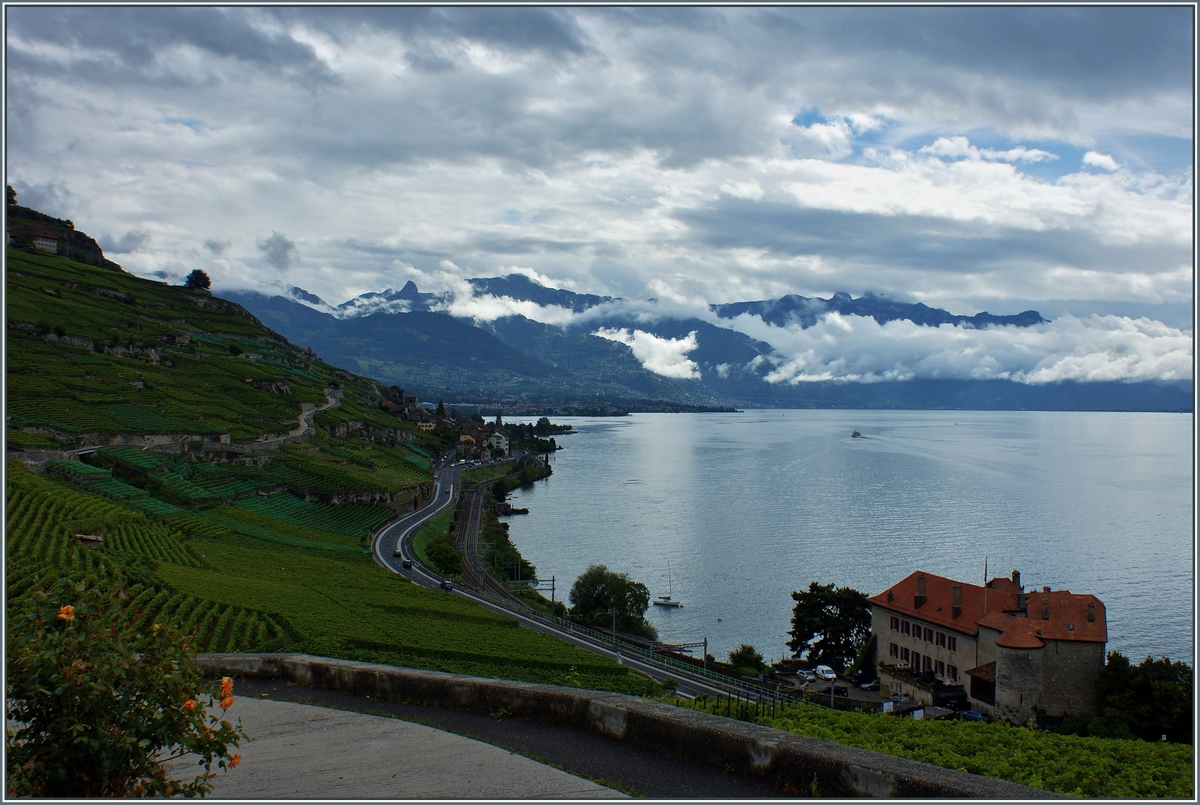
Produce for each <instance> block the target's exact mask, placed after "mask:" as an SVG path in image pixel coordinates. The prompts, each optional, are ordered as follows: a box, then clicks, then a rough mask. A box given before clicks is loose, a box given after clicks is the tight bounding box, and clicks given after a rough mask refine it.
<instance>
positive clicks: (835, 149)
mask: <svg viewBox="0 0 1200 805" xmlns="http://www.w3.org/2000/svg"><path fill="white" fill-rule="evenodd" d="M1190 15H1191V9H1189V8H1183V7H1180V8H1172V7H1136V8H1116V7H1094V8H1089V7H1070V8H1050V7H1045V8H1042V7H995V8H985V7H963V8H952V7H926V8H919V7H890V8H887V7H883V8H881V7H847V8H836V7H828V8H827V7H770V8H754V7H745V8H739V7H728V8H688V7H661V8H636V7H635V8H611V7H586V6H585V7H572V8H552V7H531V8H505V7H500V8H488V7H446V8H436V7H387V6H381V7H338V6H328V7H295V8H288V7H270V6H263V7H254V8H250V7H229V8H218V7H195V8H186V7H177V8H172V7H154V6H125V7H104V6H90V7H89V6H77V7H66V6H23V7H18V6H13V7H9V8H8V9H6V34H7V39H6V42H5V46H6V61H5V67H6V76H5V78H6V84H5V88H6V94H5V103H6V113H7V117H6V122H7V131H6V146H7V150H6V160H7V163H6V169H7V173H8V178H9V182H10V183H11V184H12V185H13V186H14V188H15V189H16V190H17V192H18V195H19V201H21V202H22V203H26V204H28V205H30V206H33V207H35V208H38V209H42V210H43V211H45V212H48V213H51V214H54V215H59V216H61V217H65V218H70V219H72V220H73V221H75V222H76V224H77V226H78V227H79V228H80V229H82V230H84V231H87V232H91V233H93V234H94V235H96V236H97V237H101V238H102V240H103V242H104V243H106V244H108V246H109V247H110V248H111V250H112V251H113V253H114V255H115V256H118V259H119V262H120V263H121V264H122V265H123V266H124V267H125V268H126V269H127V270H129V271H132V272H134V273H138V274H141V275H144V276H157V277H167V278H171V277H182V276H184V275H186V274H187V272H188V271H189V270H190V269H191V268H195V267H197V266H199V267H203V268H204V269H205V270H206V271H208V273H209V274H210V276H212V279H213V286H214V290H215V291H216V292H217V293H220V292H221V290H223V289H246V288H249V289H263V290H268V289H271V288H274V287H277V286H278V284H279V283H280V282H283V283H284V284H286V285H288V286H291V285H295V286H299V287H302V288H304V289H306V290H308V291H310V292H312V293H315V294H317V295H319V296H320V297H322V298H324V299H326V300H328V301H330V302H333V303H335V304H336V303H340V302H343V301H345V300H347V299H349V298H351V297H353V296H356V295H358V294H361V293H364V292H368V291H382V290H384V289H386V288H395V287H400V286H401V285H402V284H403V283H404V282H405V281H407V280H409V279H411V280H413V281H415V282H416V283H417V284H418V285H419V286H420V287H421V288H422V290H447V291H453V292H454V294H455V296H454V299H455V301H454V303H453V305H452V309H453V311H454V312H455V313H456V314H460V315H464V316H469V317H472V318H476V319H480V320H489V319H492V318H495V317H497V316H501V315H510V314H512V313H522V314H523V315H530V316H531V317H533V318H538V320H539V321H547V322H552V323H560V322H562V321H566V320H568V319H569V318H570V317H568V316H567V315H566V314H565V312H563V311H556V310H545V311H542V310H534V309H531V308H528V307H522V306H521V305H518V304H516V303H514V302H513V301H512V300H503V299H495V298H474V297H472V295H471V294H470V293H469V291H468V290H466V288H465V285H464V280H465V279H467V278H469V277H481V276H496V275H500V274H507V273H513V272H514V271H515V272H519V273H522V274H525V275H526V276H529V277H531V278H534V279H536V280H538V281H539V282H542V283H543V284H546V285H549V286H553V287H559V288H568V289H571V290H575V291H578V292H581V293H595V294H609V295H615V296H622V297H625V298H627V299H629V300H645V299H647V298H648V297H655V298H656V299H657V300H658V303H659V305H660V307H655V306H649V307H646V308H644V310H643V311H642V312H643V314H644V315H645V316H648V317H653V316H654V315H656V314H657V313H660V312H661V311H662V310H663V309H664V308H665V306H667V305H668V304H670V305H675V306H676V307H677V308H678V309H681V310H692V311H700V310H702V309H703V308H704V303H705V302H730V301H739V300H750V299H766V298H770V297H777V296H780V295H783V294H786V293H799V294H803V295H807V296H818V295H819V296H823V297H827V296H829V295H830V294H832V293H834V292H838V291H845V292H850V293H853V294H861V293H864V292H866V291H873V292H875V293H879V294H890V295H893V296H903V297H904V298H907V299H913V300H920V301H924V302H926V303H927V304H931V305H936V306H941V307H947V308H950V309H953V310H954V311H955V312H962V313H971V312H976V311H979V310H990V311H992V312H997V313H1006V312H1017V310H1014V309H1013V307H1012V306H1014V305H1017V304H1020V305H1021V306H1022V309H1023V308H1024V307H1030V306H1034V307H1038V308H1039V309H1041V308H1043V307H1044V306H1046V305H1049V306H1051V309H1045V310H1043V311H1042V312H1043V313H1045V314H1046V315H1049V316H1055V315H1057V314H1058V313H1060V312H1062V311H1063V310H1068V309H1069V310H1071V311H1073V312H1076V313H1081V314H1090V313H1097V314H1116V315H1122V314H1125V313H1127V312H1129V311H1131V310H1133V309H1135V307H1136V309H1137V310H1138V315H1139V316H1141V315H1149V317H1150V318H1158V319H1161V320H1163V321H1168V322H1169V323H1171V324H1173V325H1175V326H1180V325H1182V324H1183V323H1184V322H1185V321H1187V320H1190V312H1191V308H1192V298H1193V294H1192V275H1193V266H1192V249H1193V231H1194V221H1195V211H1194V209H1193V203H1192V197H1193V180H1192V170H1193V165H1192V137H1193V131H1192V120H1193V117H1194V109H1193V103H1192V77H1193V73H1194V71H1193V60H1192V50H1193V49H1192V44H1193V43H1192V41H1191V33H1192V30H1193V28H1192V25H1191V16H1190ZM107 233H116V234H115V235H111V236H110V235H108V234H107ZM122 233H126V234H122ZM118 250H120V252H119V254H118ZM1155 305H1157V306H1158V311H1159V312H1155V311H1154V310H1153V309H1152V308H1153V306H1155ZM1148 306H1149V307H1150V309H1148ZM592 315H593V316H594V317H596V319H597V321H596V323H597V325H599V324H601V323H602V322H600V321H599V317H600V313H599V312H596V313H593V314H592ZM697 315H698V314H697ZM1082 320H1089V319H1087V316H1086V315H1084V316H1083V319H1082ZM831 326H832V325H831ZM631 337H632V336H631ZM1129 337H1132V336H1129ZM1163 337H1165V336H1163ZM1066 346H1067V345H1066V344H1065V343H1064V349H1065V348H1066ZM1047 357H1049V356H1047ZM1061 357H1063V358H1066V357H1067V353H1063V354H1062V356H1061ZM964 360H966V359H965V358H964ZM902 363H903V365H905V366H907V365H908V363H907V362H902ZM1110 363H1111V365H1119V364H1118V363H1117V362H1110ZM671 365H676V364H671ZM821 365H824V364H821ZM998 365H1000V366H1005V367H1008V366H1009V364H1008V363H1003V362H1001V363H1000V364H998ZM1054 365H1055V364H1051V363H1048V364H1046V368H1047V370H1049V367H1051V366H1054ZM1034 369H1035V367H1026V368H1025V369H1024V370H1023V371H1026V372H1032V371H1034ZM1065 369H1066V367H1065V365H1064V366H1063V367H1059V370H1062V371H1065ZM822 371H824V370H822ZM872 371H874V370H872ZM980 371H984V372H992V371H1017V370H1015V369H1004V370H1001V369H996V368H995V367H994V366H992V365H991V364H990V363H987V362H986V361H985V362H984V363H982V364H981V368H980ZM1131 371H1133V370H1131ZM867 374H869V372H868V373H867Z"/></svg>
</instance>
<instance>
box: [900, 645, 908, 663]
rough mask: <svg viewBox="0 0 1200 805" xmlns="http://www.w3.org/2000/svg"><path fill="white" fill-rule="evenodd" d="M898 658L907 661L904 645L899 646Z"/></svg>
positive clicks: (906, 650)
mask: <svg viewBox="0 0 1200 805" xmlns="http://www.w3.org/2000/svg"><path fill="white" fill-rule="evenodd" d="M900 659H901V660H903V661H904V662H908V649H906V648H905V647H904V646H901V647H900Z"/></svg>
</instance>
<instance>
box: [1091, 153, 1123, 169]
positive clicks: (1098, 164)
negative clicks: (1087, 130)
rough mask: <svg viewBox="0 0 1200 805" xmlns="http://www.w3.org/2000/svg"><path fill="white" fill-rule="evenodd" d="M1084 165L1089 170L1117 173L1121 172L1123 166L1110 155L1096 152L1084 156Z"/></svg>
mask: <svg viewBox="0 0 1200 805" xmlns="http://www.w3.org/2000/svg"><path fill="white" fill-rule="evenodd" d="M1083 164H1084V165H1087V166H1088V167H1089V168H1099V169H1100V170H1106V171H1115V170H1120V169H1121V166H1120V165H1118V164H1117V161H1116V160H1115V159H1113V158H1112V157H1111V156H1109V155H1108V154H1098V153H1096V152H1095V151H1088V152H1087V153H1086V154H1084V155H1083Z"/></svg>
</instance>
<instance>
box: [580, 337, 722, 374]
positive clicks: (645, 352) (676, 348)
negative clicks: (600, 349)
mask: <svg viewBox="0 0 1200 805" xmlns="http://www.w3.org/2000/svg"><path fill="white" fill-rule="evenodd" d="M594 335H597V336H599V337H600V338H605V339H608V340H609V341H616V342H618V343H621V344H625V345H626V346H628V347H629V349H630V351H631V352H633V357H635V358H637V359H638V360H639V361H641V363H642V367H643V368H645V369H646V370H648V371H651V372H654V373H655V374H656V375H662V376H663V377H673V378H677V379H681V380H693V379H696V378H698V377H700V367H699V366H698V365H697V364H696V362H695V361H693V360H691V359H690V358H688V356H687V355H688V353H689V352H691V351H692V350H694V349H695V348H696V347H697V346H698V342H697V341H696V333H695V331H693V332H691V333H689V334H688V336H687V337H686V338H660V337H659V336H656V335H654V334H653V333H648V332H646V331H644V330H632V331H631V330H629V329H626V328H621V329H619V330H618V329H611V328H605V327H601V328H600V329H598V330H596V332H595V333H594Z"/></svg>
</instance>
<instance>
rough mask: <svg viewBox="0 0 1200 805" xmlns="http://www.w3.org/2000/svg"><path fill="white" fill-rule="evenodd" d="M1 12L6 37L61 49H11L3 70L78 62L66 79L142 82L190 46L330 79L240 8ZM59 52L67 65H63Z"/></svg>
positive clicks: (307, 54) (56, 68) (55, 68)
mask: <svg viewBox="0 0 1200 805" xmlns="http://www.w3.org/2000/svg"><path fill="white" fill-rule="evenodd" d="M6 13H7V15H8V17H7V22H8V33H9V37H10V39H12V38H13V37H15V38H16V39H18V40H24V41H30V42H41V43H45V44H50V45H55V46H58V47H60V48H63V50H62V51H58V53H57V54H56V56H55V57H46V56H44V55H42V54H40V53H38V52H30V51H28V50H26V49H23V48H10V49H9V64H8V67H9V69H10V70H12V69H16V70H19V71H27V72H47V73H59V72H63V73H65V72H66V71H68V70H72V64H71V63H70V62H71V61H74V60H78V61H80V62H82V63H83V64H84V65H86V69H83V70H72V74H73V75H76V76H77V77H78V78H79V79H81V80H87V81H111V80H114V79H117V80H119V79H120V78H121V77H137V78H139V79H141V80H144V79H146V78H152V76H153V72H147V71H146V70H147V68H149V67H151V66H154V65H156V64H157V63H158V61H159V59H160V57H161V55H162V53H163V52H164V50H168V49H170V48H173V47H180V46H190V47H194V48H197V49H198V50H200V51H203V52H205V53H207V54H209V55H211V56H216V57H219V58H223V59H233V60H236V61H238V62H240V63H242V64H244V65H245V66H247V67H252V68H255V69H262V70H268V71H271V72H276V73H279V74H286V75H291V76H293V77H299V78H302V79H304V80H306V81H310V82H324V81H328V80H330V79H331V78H332V73H331V72H330V71H329V69H328V68H327V67H326V65H325V64H324V63H322V62H321V60H320V59H319V58H318V57H317V55H316V53H315V52H314V51H313V49H312V47H311V46H310V45H307V44H305V43H302V42H298V41H296V40H295V39H293V38H292V37H291V36H289V35H288V34H286V33H282V32H267V31H264V30H262V29H261V28H259V27H257V26H255V25H254V24H253V17H252V15H251V14H249V13H248V12H247V11H246V10H245V9H221V8H184V7H177V8H157V7H146V6H128V7H97V8H89V7H56V8H44V7H39V8H27V7H13V8H8V9H6ZM64 53H65V54H69V57H70V61H67V62H64V61H63V60H62V58H61V57H62V55H63V54H64ZM160 66H161V65H160ZM163 80H165V81H168V82H177V81H179V80H180V78H179V75H178V74H177V73H174V72H171V73H169V77H166V76H164V79H163ZM197 80H199V79H198V78H197Z"/></svg>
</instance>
